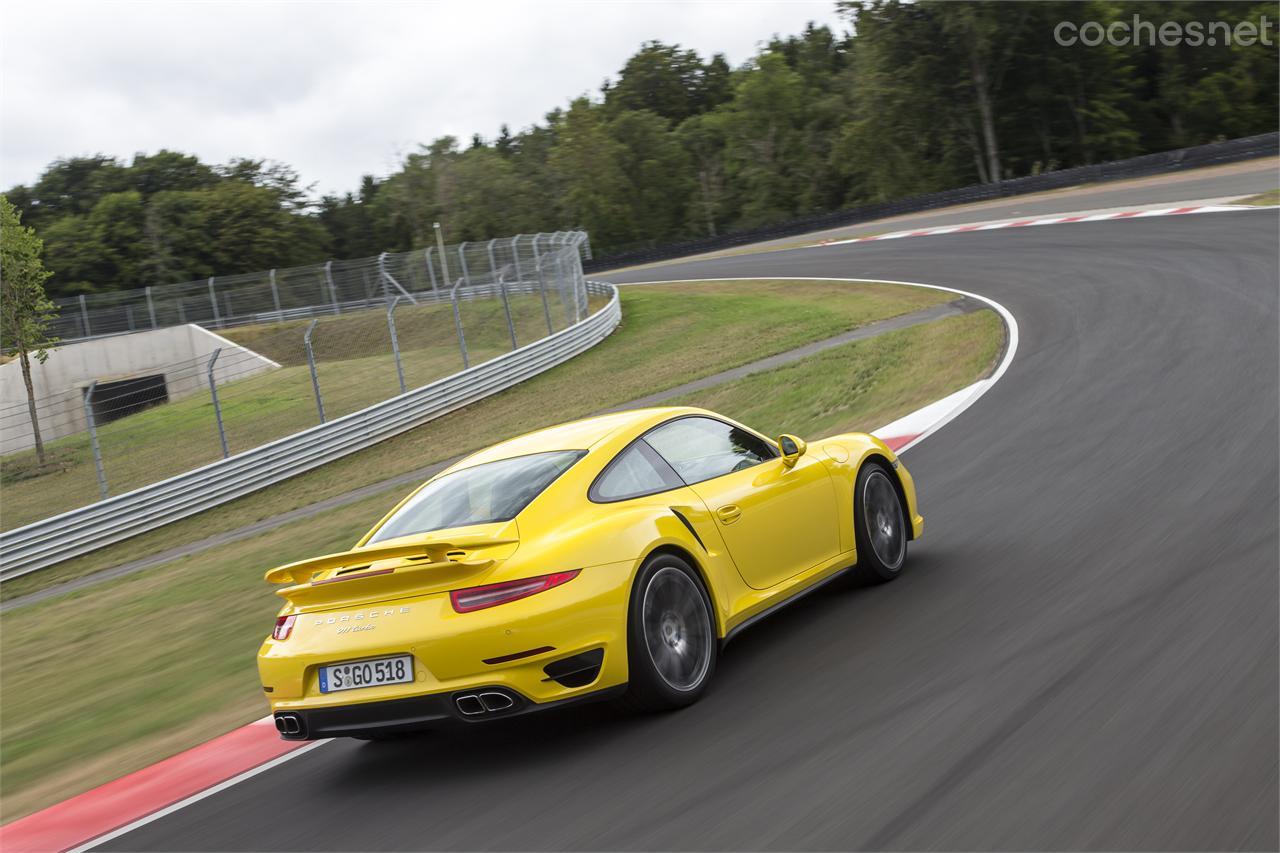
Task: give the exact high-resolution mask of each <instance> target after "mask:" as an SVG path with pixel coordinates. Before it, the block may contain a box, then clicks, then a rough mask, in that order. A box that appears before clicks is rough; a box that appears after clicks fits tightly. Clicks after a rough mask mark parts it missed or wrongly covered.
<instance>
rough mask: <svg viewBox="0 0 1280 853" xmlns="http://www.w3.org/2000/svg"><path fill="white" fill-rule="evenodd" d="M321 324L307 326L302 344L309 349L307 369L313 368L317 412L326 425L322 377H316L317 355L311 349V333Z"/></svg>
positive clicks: (312, 385)
mask: <svg viewBox="0 0 1280 853" xmlns="http://www.w3.org/2000/svg"><path fill="white" fill-rule="evenodd" d="M319 322H320V321H319V320H312V321H311V325H310V326H307V333H306V334H305V335H303V336H302V343H303V345H304V346H305V347H306V348H307V367H309V368H311V387H312V388H313V389H314V390H315V392H316V411H317V412H319V413H320V423H324V398H323V397H321V396H320V377H318V376H316V354H315V352H314V351H313V350H312V349H311V333H312V332H314V331H315V330H316V323H319Z"/></svg>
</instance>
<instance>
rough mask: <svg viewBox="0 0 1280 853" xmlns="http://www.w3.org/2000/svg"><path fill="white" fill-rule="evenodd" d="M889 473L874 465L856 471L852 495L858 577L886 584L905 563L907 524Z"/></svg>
mask: <svg viewBox="0 0 1280 853" xmlns="http://www.w3.org/2000/svg"><path fill="white" fill-rule="evenodd" d="M893 477H894V475H893V472H892V471H890V470H889V469H887V468H885V467H884V466H883V465H881V464H879V463H878V462H868V463H867V464H865V465H863V466H862V468H861V470H859V471H858V479H857V482H856V483H855V484H854V492H853V532H854V536H855V537H856V539H857V546H858V572H857V573H858V574H859V575H860V576H862V578H864V579H866V580H869V581H872V582H874V583H887V582H888V581H891V580H893V579H894V578H896V577H897V576H898V575H900V574H901V573H902V567H903V566H904V565H906V562H907V523H906V512H905V511H904V509H903V506H902V500H901V498H899V497H898V489H897V487H896V486H895V485H894V482H893Z"/></svg>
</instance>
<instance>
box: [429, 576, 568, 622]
mask: <svg viewBox="0 0 1280 853" xmlns="http://www.w3.org/2000/svg"><path fill="white" fill-rule="evenodd" d="M579 571H581V570H580V569H574V570H573V571H571V572H556V573H555V574H552V575H542V576H541V577H536V578H523V579H521V580H518V581H504V582H502V583H491V584H487V585H485V586H473V587H471V588H470V589H455V590H453V591H452V592H450V593H449V601H450V602H452V603H453V609H454V610H456V611H458V612H459V613H470V612H471V611H473V610H484V609H485V608H486V607H494V606H496V605H499V604H506V603H507V602H508V601H516V600H517V599H520V598H528V597H529V596H531V595H536V594H538V593H540V592H545V591H546V590H549V589H551V588H552V587H553V586H560V584H562V583H568V582H569V581H571V580H573V579H574V578H576V577H577V576H578V572H579Z"/></svg>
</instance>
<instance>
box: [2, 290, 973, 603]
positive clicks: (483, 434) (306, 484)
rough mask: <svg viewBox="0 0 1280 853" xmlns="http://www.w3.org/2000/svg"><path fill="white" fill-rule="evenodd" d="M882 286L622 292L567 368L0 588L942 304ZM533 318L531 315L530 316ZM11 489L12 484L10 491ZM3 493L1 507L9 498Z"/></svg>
mask: <svg viewBox="0 0 1280 853" xmlns="http://www.w3.org/2000/svg"><path fill="white" fill-rule="evenodd" d="M951 298H952V296H951V294H948V293H944V292H941V291H934V290H926V289H923V288H914V287H902V286H898V285H884V284H848V283H841V282H829V281H827V282H824V281H806V282H795V281H758V282H700V283H695V284H685V285H655V286H648V287H635V286H631V287H625V288H622V302H623V304H622V311H623V315H622V325H621V326H620V327H619V328H618V330H617V331H616V332H614V334H612V335H611V336H609V337H608V338H607V339H605V340H604V341H602V342H601V343H600V344H598V345H597V346H595V347H594V348H592V349H591V350H590V351H588V352H586V353H583V354H582V355H580V356H578V357H576V358H574V359H573V360H572V361H570V362H569V363H567V364H564V365H562V366H560V367H557V368H556V369H554V370H552V371H549V372H547V373H545V374H543V375H541V376H538V377H535V378H534V379H531V380H529V381H528V382H525V383H522V384H521V385H519V386H517V387H516V388H512V389H510V390H508V391H505V392H503V393H501V394H498V395H495V396H494V397H491V398H489V399H487V400H483V401H481V402H480V403H477V404H475V405H473V406H469V407H468V408H467V409H466V410H465V411H462V412H456V413H454V414H451V415H447V416H445V417H443V418H439V419H437V420H435V421H432V422H430V423H428V424H425V425H424V426H422V427H419V428H417V429H414V430H412V431H410V432H408V433H405V434H403V435H401V436H398V437H396V438H393V439H390V440H388V441H385V442H382V443H381V444H378V445H376V446H375V447H372V448H370V449H368V450H364V451H361V452H359V453H355V454H352V455H351V456H348V457H345V458H343V459H340V460H338V461H336V462H333V463H330V464H329V465H326V466H324V467H323V468H320V469H317V470H315V471H311V472H308V473H306V474H302V475H300V476H298V477H294V478H293V479H291V480H288V481H286V482H284V483H279V484H277V485H275V486H271V487H269V488H267V489H263V490H262V491H260V492H257V493H255V494H253V495H249V496H247V497H245V498H241V499H239V500H237V501H234V502H232V503H229V504H224V505H223V506H220V507H216V508H214V509H211V510H209V511H206V512H203V513H201V514H199V515H197V516H194V517H192V518H188V519H184V520H182V521H179V522H175V523H174V524H170V525H167V526H166V527H163V528H160V529H159V530H155V531H151V532H150V533H146V534H143V535H141V536H137V537H134V538H133V539H130V540H127V541H125V542H121V543H118V544H116V545H113V546H109V547H106V548H102V549H99V550H98V551H95V552H94V553H92V554H88V555H86V556H84V557H80V558H77V559H75V560H69V561H67V562H65V563H63V564H61V565H59V566H53V567H50V568H48V569H43V570H41V571H39V572H36V573H34V574H32V575H29V576H27V577H23V578H17V579H15V580H12V581H8V582H6V583H5V584H4V585H3V587H0V596H3V597H4V598H6V599H7V598H10V597H12V596H15V595H21V594H24V593H27V592H31V591H33V590H35V589H40V588H42V587H44V586H48V585H50V584H53V583H57V582H60V581H63V580H66V579H69V578H73V577H79V576H81V575H85V574H88V573H91V572H94V571H97V570H99V569H102V568H106V567H109V566H114V565H119V564H121V563H124V562H128V561H129V560H131V559H135V558H138V557H143V556H147V555H150V554H154V553H157V552H159V551H164V550H166V549H168V548H172V547H175V546H178V545H181V544H184V543H187V542H194V541H196V540H199V539H202V538H204V537H206V536H210V535H213V534H215V533H218V532H221V531H225V530H235V529H237V528H239V527H242V526H244V525H246V524H251V523H253V522H255V521H259V520H261V519H264V518H267V517H270V516H272V515H276V514H277V513H281V512H287V511H289V510H291V509H296V508H298V507H301V506H306V505H308V504H311V503H315V502H316V501H319V500H323V499H324V498H327V497H331V496H334V495H339V494H345V493H346V492H349V491H351V490H352V489H355V488H359V487H360V486H364V485H369V484H372V483H377V482H380V481H382V480H385V479H387V478H390V477H393V476H395V475H397V474H402V473H404V472H405V471H407V470H413V469H415V468H418V467H422V466H424V465H429V464H431V463H433V462H438V461H441V460H444V459H448V458H451V457H453V456H456V455H457V454H459V453H464V452H467V451H470V450H475V449H479V448H481V447H484V446H485V445H488V444H492V443H493V442H495V441H498V440H500V439H503V438H506V437H509V436H511V435H514V434H518V433H521V432H526V431H528V430H532V429H536V428H538V427H541V426H547V425H549V424H553V423H557V422H560V421H564V420H570V419H572V418H576V417H582V416H584V415H587V414H591V413H592V412H596V411H600V410H601V409H606V408H609V407H612V406H617V405H619V404H621V403H625V402H627V401H628V400H634V399H636V398H637V397H641V396H644V395H646V394H651V393H655V392H657V391H662V390H664V389H666V388H671V387H673V386H675V385H679V384H680V383H682V382H687V381H689V380H692V379H696V378H699V377H701V376H707V375H710V374H712V373H716V372H718V371H721V370H726V369H728V368H731V367H736V366H738V365H740V364H745V363H747V362H749V361H753V360H755V359H757V358H762V357H765V356H768V355H772V354H774V353H778V352H782V351H785V350H788V349H792V348H794V347H797V346H800V345H801V344H804V343H807V342H809V341H813V340H820V339H822V338H826V337H830V336H831V335H835V334H838V333H840V332H842V331H845V330H847V329H851V328H855V327H857V326H861V325H865V324H867V323H870V322H874V321H876V320H880V319H884V318H886V317H892V316H896V315H899V314H904V313H909V312H911V311H915V310H917V309H919V308H923V307H926V306H928V305H933V304H936V303H938V302H942V301H946V300H949V299H951ZM539 310H540V308H539ZM26 486H29V484H25V483H24V484H19V485H18V486H15V487H13V488H12V491H14V492H17V491H18V489H19V488H20V487H26ZM10 492H11V489H10V488H9V487H6V488H5V490H4V501H5V504H6V506H8V505H9V504H11V503H12V502H13V500H14V499H13V497H11V494H10Z"/></svg>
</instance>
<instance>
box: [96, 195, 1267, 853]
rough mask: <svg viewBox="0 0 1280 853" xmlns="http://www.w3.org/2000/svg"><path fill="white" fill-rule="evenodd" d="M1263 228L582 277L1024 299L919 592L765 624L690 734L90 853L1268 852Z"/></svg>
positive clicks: (284, 795) (380, 748)
mask: <svg viewBox="0 0 1280 853" xmlns="http://www.w3.org/2000/svg"><path fill="white" fill-rule="evenodd" d="M1278 216H1280V215H1278V214H1277V212H1276V211H1275V210H1256V211H1233V212H1225V213H1213V214H1206V215H1196V216H1169V217H1161V218H1132V219H1124V220H1117V221H1105V222H1092V223H1073V224H1070V225H1063V226H1053V227H1043V228H1020V229H1008V230H1001V231H990V232H982V231H973V232H968V233H959V234H951V235H934V236H930V237H928V238H927V239H910V240H894V241H873V242H867V243H859V244H850V245H833V246H827V247H821V248H804V249H793V250H787V251H777V252H771V253H765V254H753V255H741V256H731V257H724V258H716V259H707V260H700V261H693V262H685V263H681V262H673V263H670V264H665V265H661V266H654V267H651V268H648V269H644V270H638V271H633V272H629V273H617V274H614V275H609V274H598V275H597V276H596V277H598V278H605V279H608V280H611V281H614V282H616V283H619V284H624V283H628V282H638V281H658V280H667V279H698V278H763V277H768V278H781V277H805V278H858V279H875V280H890V281H908V282H926V283H930V284H934V285H938V286H943V287H948V288H954V289H957V290H960V291H965V292H971V293H973V294H975V295H978V296H981V297H986V298H988V299H991V300H994V301H995V302H997V303H999V304H1000V305H1002V306H1004V307H1005V308H1007V309H1008V310H1009V311H1010V312H1011V314H1012V315H1013V317H1014V318H1016V322H1017V327H1018V334H1019V341H1018V349H1017V353H1016V357H1015V358H1014V359H1013V360H1012V361H1011V362H1010V363H1009V364H1008V365H1007V370H1006V372H1005V373H1004V375H1003V376H1002V377H1001V378H1000V379H999V381H998V382H997V383H994V384H992V385H990V386H989V387H988V388H987V389H986V390H987V393H986V394H985V395H984V396H982V397H981V399H979V400H977V401H976V402H975V403H974V404H973V405H971V406H969V407H968V408H966V409H964V410H963V411H962V412H960V413H959V414H958V415H957V416H956V417H955V418H954V419H952V420H951V421H950V422H949V423H947V424H946V425H945V427H943V428H942V429H940V430H939V431H937V432H936V433H934V434H932V435H930V436H928V438H927V440H925V441H923V442H920V443H918V444H917V445H915V446H912V447H910V448H909V449H908V450H907V451H906V456H905V458H906V461H907V463H908V465H909V466H910V468H911V470H912V473H913V474H914V476H915V478H916V481H917V484H918V486H919V488H920V495H921V507H922V511H923V513H924V515H925V517H926V519H927V526H926V533H925V535H924V537H923V538H922V539H921V540H920V541H918V542H916V543H913V546H912V551H911V557H910V563H909V566H908V568H907V571H906V572H905V573H904V575H903V577H902V578H901V579H899V580H898V581H896V582H895V583H893V584H889V585H886V586H883V587H874V588H861V589H851V590H827V591H824V592H822V593H820V594H816V595H812V596H808V597H806V598H805V599H804V600H802V601H800V602H798V603H797V604H796V605H795V606H793V607H791V608H787V609H786V610H784V611H782V612H781V613H779V614H778V615H776V616H774V617H773V618H771V619H768V620H765V621H764V622H762V623H761V624H760V625H759V626H757V627H755V628H753V629H752V630H751V631H748V632H746V633H744V634H743V635H742V637H741V638H740V639H735V641H734V642H733V643H732V645H730V646H729V647H728V648H727V649H726V653H725V655H724V656H723V657H722V659H721V663H720V667H719V671H718V673H717V679H716V682H715V684H714V685H713V687H712V689H711V691H710V692H709V693H708V695H707V696H706V698H705V699H704V700H703V701H702V702H700V703H699V704H697V705H695V706H693V707H691V708H689V709H686V710H684V711H681V712H679V713H674V714H667V715H660V716H641V717H637V716H632V715H627V714H624V713H621V712H618V711H616V710H614V709H612V708H611V707H608V706H592V707H584V708H582V709H581V710H576V711H571V712H566V713H561V714H556V715H547V716H546V717H544V718H537V717H535V718H529V719H517V720H512V721H511V722H510V723H508V724H501V725H486V726H474V727H467V728H465V729H463V730H461V731H456V732H448V733H439V734H432V735H427V736H424V737H422V738H419V739H414V740H411V741H406V742H400V743H395V744H378V743H372V744H370V743H363V742H356V741H334V742H331V743H327V744H324V745H323V746H322V747H320V748H316V749H313V750H310V751H308V752H307V753H305V754H302V755H299V756H297V757H296V758H294V759H293V760H290V761H287V762H285V763H282V764H279V765H277V766H273V767H270V768H269V769H266V770H265V771H264V772H261V773H257V774H256V775H254V776H252V777H251V778H248V779H246V780H244V781H241V782H240V783H239V784H235V785H231V786H228V787H225V788H223V789H221V790H218V791H216V792H215V793H213V794H211V795H210V796H207V797H204V798H202V799H200V800H199V801H198V802H194V803H191V804H189V805H187V806H186V807H184V808H181V809H179V810H176V811H174V812H172V813H170V814H167V815H164V816H163V817H160V818H159V819H157V820H154V821H152V822H150V823H147V824H146V825H144V826H141V827H139V828H138V829H136V830H133V831H131V832H128V833H125V834H121V835H119V836H117V837H114V838H112V839H111V840H110V841H108V842H106V845H105V847H106V848H107V849H121V850H138V849H157V850H159V849H163V850H186V849H199V850H294V849H341V850H347V849H566V848H572V849H886V848H890V849H922V848H934V849H979V848H1002V849H1012V848H1018V849H1047V848H1066V849H1084V848H1096V849H1131V848H1133V849H1136V848H1143V849H1275V848H1276V847H1277V846H1278V845H1280V838H1278V837H1277V832H1278V830H1277V821H1276V818H1277V811H1276V803H1277V797H1278V795H1280V792H1278V790H1277V754H1278V750H1280V743H1278V738H1277V723H1276V721H1277V718H1278V716H1280V697H1278V690H1280V683H1278V679H1280V677H1278V674H1277V673H1278V671H1280V659H1278V653H1277V643H1278V639H1280V634H1278V627H1277V626H1278V623H1280V565H1278V550H1277V549H1278V547H1280V542H1278V539H1277V521H1276V519H1277V515H1278V513H1280V504H1278V498H1277V484H1278V482H1280V467H1278V461H1277V460H1278V455H1280V450H1278V445H1280V431H1278V430H1280V428H1278V419H1277V406H1278V404H1280V401H1278V397H1277V386H1278V383H1280V376H1278V367H1277V364H1278V361H1280V349H1278V344H1277V341H1278V339H1280V334H1278V331H1277V322H1278V320H1280V315H1278V313H1277V291H1278V287H1277V282H1278V276H1280V269H1278V265H1277V244H1276V236H1277V230H1278V226H1280V219H1278ZM661 349H662V348H661V341H655V342H654V353H655V357H660V353H661Z"/></svg>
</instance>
